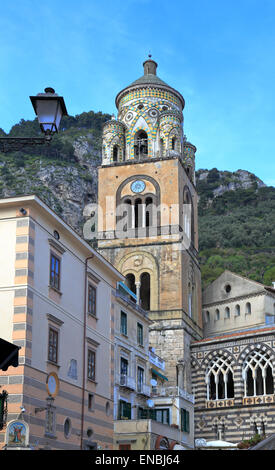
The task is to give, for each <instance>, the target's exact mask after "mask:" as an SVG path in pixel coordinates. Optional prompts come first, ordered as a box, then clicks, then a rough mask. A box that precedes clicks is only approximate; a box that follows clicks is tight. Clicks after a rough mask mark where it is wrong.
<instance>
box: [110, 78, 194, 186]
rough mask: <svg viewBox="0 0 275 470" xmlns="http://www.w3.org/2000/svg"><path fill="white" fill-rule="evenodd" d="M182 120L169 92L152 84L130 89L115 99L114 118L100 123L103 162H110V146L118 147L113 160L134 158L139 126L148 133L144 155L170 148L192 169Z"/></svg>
mask: <svg viewBox="0 0 275 470" xmlns="http://www.w3.org/2000/svg"><path fill="white" fill-rule="evenodd" d="M182 123H183V115H182V106H181V103H180V101H179V99H178V98H177V97H176V96H174V95H173V94H172V93H169V92H168V91H164V90H160V89H157V88H154V87H152V88H150V87H144V88H139V89H136V90H130V91H129V92H128V93H126V94H125V95H124V96H123V97H122V98H121V99H120V101H119V105H118V119H117V120H115V119H112V120H111V121H108V122H107V123H106V124H105V126H104V130H103V149H102V163H103V165H108V164H112V163H113V162H114V159H113V149H114V146H117V147H118V159H117V160H116V161H117V162H122V161H127V160H134V159H135V158H136V157H135V139H136V135H137V133H138V132H139V131H142V130H143V131H145V132H146V134H147V137H148V150H147V157H148V159H150V158H159V157H165V156H166V155H168V153H169V152H170V154H171V152H172V153H173V152H174V153H175V154H178V155H180V156H181V158H182V160H183V162H184V163H186V165H187V166H189V167H191V168H192V169H193V170H194V168H195V165H194V159H195V151H196V148H195V147H194V146H192V145H191V144H190V145H189V146H186V142H185V137H184V134H183V127H182ZM190 176H191V177H193V175H190Z"/></svg>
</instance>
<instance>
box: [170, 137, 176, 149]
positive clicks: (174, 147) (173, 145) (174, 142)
mask: <svg viewBox="0 0 275 470" xmlns="http://www.w3.org/2000/svg"><path fill="white" fill-rule="evenodd" d="M176 143H177V138H176V137H172V141H171V149H172V150H176Z"/></svg>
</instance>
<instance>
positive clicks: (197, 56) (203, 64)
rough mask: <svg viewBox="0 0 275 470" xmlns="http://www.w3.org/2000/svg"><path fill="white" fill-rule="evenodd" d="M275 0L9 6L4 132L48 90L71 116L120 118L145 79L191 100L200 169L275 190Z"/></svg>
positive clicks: (0, 89) (2, 36)
mask: <svg viewBox="0 0 275 470" xmlns="http://www.w3.org/2000/svg"><path fill="white" fill-rule="evenodd" d="M274 21H275V2H274V0H261V1H259V0H257V1H256V0H223V1H221V0H193V1H192V2H190V0H188V1H187V0H170V2H167V1H164V0H124V2H122V1H117V0H113V1H110V0H77V1H75V0H66V1H65V0H47V2H38V1H37V0H12V1H10V2H5V3H3V4H2V5H1V15H0V57H1V62H0V128H3V129H4V130H5V131H6V132H8V131H9V130H10V128H11V127H12V125H13V124H15V123H17V122H19V120H20V119H21V118H23V119H33V118H34V114H33V110H32V106H31V103H30V101H29V98H28V97H29V96H30V95H33V94H37V93H39V92H41V91H43V90H44V88H45V87H47V86H52V87H53V88H55V90H56V92H57V93H59V94H60V95H63V96H64V98H65V102H66V105H67V109H68V112H69V114H71V115H75V114H80V113H82V112H83V111H90V110H94V111H102V112H106V113H113V112H116V109H115V104H114V99H115V96H116V94H117V93H118V92H119V91H120V90H121V89H122V88H124V87H125V86H127V85H128V84H129V83H131V82H132V81H134V80H135V79H137V78H138V77H140V76H141V75H142V74H143V68H142V62H143V61H144V60H145V59H146V57H147V55H148V52H149V51H151V53H152V57H153V59H154V60H156V61H157V62H158V64H159V67H158V75H159V76H160V78H162V79H163V80H164V81H166V82H167V83H168V84H169V85H171V86H172V87H174V88H176V89H178V90H179V91H180V92H181V93H182V95H183V96H184V98H185V101H186V106H185V111H184V117H185V134H186V135H187V138H188V140H190V141H191V142H192V143H194V144H195V145H196V147H197V149H198V150H197V168H198V169H199V168H209V169H210V168H213V167H216V168H218V169H219V170H229V171H236V170H238V169H245V170H248V171H251V172H253V173H255V174H256V175H257V176H258V177H260V178H261V179H262V180H263V181H264V182H265V183H266V184H268V185H275V158H274V154H275V152H274V146H275V145H274V139H275V113H274V102H275V60H274V50H275V28H274Z"/></svg>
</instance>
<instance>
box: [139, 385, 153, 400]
mask: <svg viewBox="0 0 275 470" xmlns="http://www.w3.org/2000/svg"><path fill="white" fill-rule="evenodd" d="M137 393H138V394H140V395H145V396H146V397H150V396H151V387H150V386H149V385H146V384H143V383H140V384H139V383H138V384H137Z"/></svg>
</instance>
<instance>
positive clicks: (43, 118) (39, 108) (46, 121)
mask: <svg viewBox="0 0 275 470" xmlns="http://www.w3.org/2000/svg"><path fill="white" fill-rule="evenodd" d="M30 100H31V103H32V105H33V108H34V112H35V114H36V115H37V117H38V122H39V125H40V129H41V131H42V132H43V133H44V137H1V138H0V152H4V153H5V152H10V151H15V150H20V149H21V148H22V147H25V146H30V145H43V144H46V143H47V144H49V143H50V142H51V140H52V137H53V135H54V134H55V133H57V132H58V128H59V125H60V121H61V118H62V116H68V113H67V109H66V105H65V102H64V99H63V97H62V96H59V95H58V94H57V93H55V91H54V89H53V88H45V93H38V94H37V95H36V96H30Z"/></svg>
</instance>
